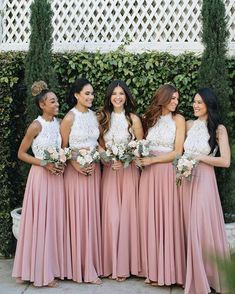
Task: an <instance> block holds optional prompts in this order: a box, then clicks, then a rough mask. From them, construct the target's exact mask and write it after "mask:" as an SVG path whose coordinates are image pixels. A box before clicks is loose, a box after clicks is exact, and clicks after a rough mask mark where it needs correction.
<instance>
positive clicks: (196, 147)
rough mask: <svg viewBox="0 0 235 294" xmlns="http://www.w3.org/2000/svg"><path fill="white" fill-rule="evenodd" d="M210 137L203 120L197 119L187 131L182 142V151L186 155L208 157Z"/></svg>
mask: <svg viewBox="0 0 235 294" xmlns="http://www.w3.org/2000/svg"><path fill="white" fill-rule="evenodd" d="M209 138H210V135H209V133H208V129H207V122H206V121H205V120H200V119H197V120H195V121H194V122H193V125H192V126H191V128H190V129H189V130H188V133H187V138H186V140H185V142H184V151H185V153H186V154H193V155H199V154H201V155H208V154H209V153H210V150H211V148H210V145H209V143H208V140H209Z"/></svg>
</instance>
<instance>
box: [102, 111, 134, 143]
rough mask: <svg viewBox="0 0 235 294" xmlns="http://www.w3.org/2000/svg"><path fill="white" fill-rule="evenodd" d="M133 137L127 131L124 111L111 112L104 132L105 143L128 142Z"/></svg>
mask: <svg viewBox="0 0 235 294" xmlns="http://www.w3.org/2000/svg"><path fill="white" fill-rule="evenodd" d="M132 137H134V135H131V134H130V133H129V132H128V121H127V119H126V116H125V112H112V114H111V122H110V128H109V130H108V131H107V133H105V134H104V141H105V143H112V142H115V143H118V144H119V143H129V142H130V141H131V139H132Z"/></svg>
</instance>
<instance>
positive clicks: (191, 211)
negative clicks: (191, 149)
mask: <svg viewBox="0 0 235 294" xmlns="http://www.w3.org/2000/svg"><path fill="white" fill-rule="evenodd" d="M180 191H181V193H180V201H181V206H182V211H183V217H184V230H185V237H186V247H187V248H186V249H187V272H186V284H185V294H199V293H200V294H207V293H210V287H212V288H213V289H215V290H216V292H220V293H223V292H224V291H226V289H225V288H224V286H223V281H222V277H221V274H220V272H219V270H218V267H217V265H216V262H215V258H216V257H219V258H225V257H228V256H229V249H228V243H227V240H226V235H225V229H224V219H223V212H222V208H221V204H220V197H219V193H218V188H217V183H216V177H215V173H214V168H213V167H212V166H210V165H207V164H205V163H200V164H199V165H198V166H197V167H196V169H195V171H194V174H193V177H192V180H191V181H187V180H184V181H183V182H182V187H181V188H180Z"/></svg>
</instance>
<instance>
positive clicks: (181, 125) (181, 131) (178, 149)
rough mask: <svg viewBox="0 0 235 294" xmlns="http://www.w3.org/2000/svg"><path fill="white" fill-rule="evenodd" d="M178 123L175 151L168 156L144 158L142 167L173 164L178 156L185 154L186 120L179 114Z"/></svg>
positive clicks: (167, 154) (176, 121) (177, 116)
mask: <svg viewBox="0 0 235 294" xmlns="http://www.w3.org/2000/svg"><path fill="white" fill-rule="evenodd" d="M174 119H175V123H176V136H175V145H174V150H173V151H171V152H168V153H166V154H162V155H159V156H156V157H144V158H141V159H140V161H141V165H143V166H146V165H150V164H153V163H164V162H172V161H173V160H174V159H175V157H176V155H177V154H182V153H183V144H184V139H185V119H184V117H183V116H182V115H180V114H177V115H176V116H175V117H174Z"/></svg>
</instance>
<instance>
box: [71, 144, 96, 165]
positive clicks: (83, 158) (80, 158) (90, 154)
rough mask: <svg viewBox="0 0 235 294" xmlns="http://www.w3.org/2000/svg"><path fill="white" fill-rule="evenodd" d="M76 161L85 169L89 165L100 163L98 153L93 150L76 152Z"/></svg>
mask: <svg viewBox="0 0 235 294" xmlns="http://www.w3.org/2000/svg"><path fill="white" fill-rule="evenodd" d="M76 161H77V162H78V163H79V164H80V165H81V166H82V167H86V166H88V165H89V164H91V163H97V162H99V161H100V154H99V152H98V151H97V150H96V149H95V148H94V149H80V150H78V151H77V155H76Z"/></svg>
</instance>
